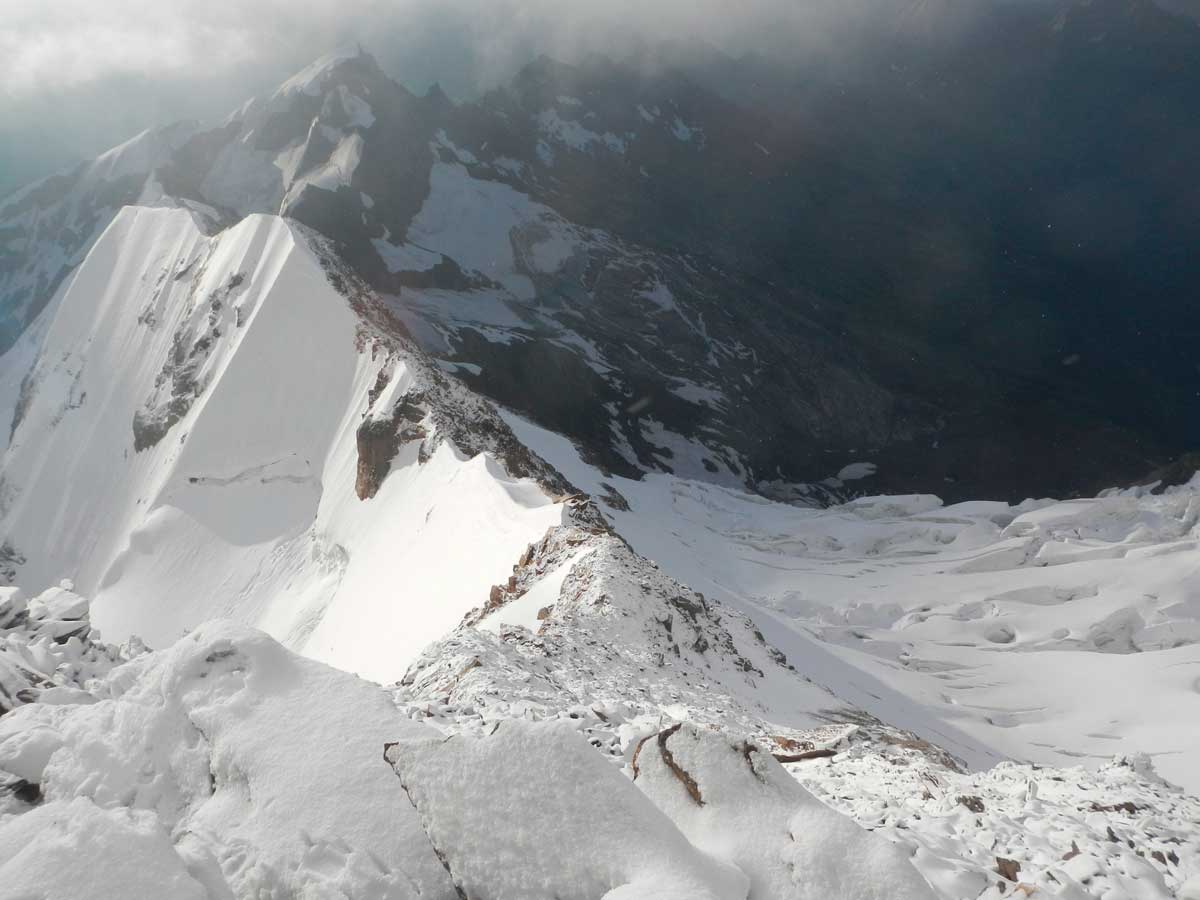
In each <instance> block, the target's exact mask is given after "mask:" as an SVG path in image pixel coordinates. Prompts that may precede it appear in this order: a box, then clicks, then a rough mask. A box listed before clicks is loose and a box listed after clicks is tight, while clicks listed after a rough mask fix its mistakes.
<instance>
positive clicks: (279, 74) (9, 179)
mask: <svg viewBox="0 0 1200 900" xmlns="http://www.w3.org/2000/svg"><path fill="white" fill-rule="evenodd" d="M838 2H839V0H739V2H738V3H737V4H736V6H734V5H733V4H730V3H729V2H728V0H603V2H601V0H303V2H298V0H203V2H201V0H0V67H2V69H0V195H3V194H5V193H7V192H8V191H10V190H12V189H14V188H16V187H17V186H19V185H21V184H24V183H26V182H28V181H31V180H33V179H34V178H37V177H41V176H42V175H45V174H49V173H50V172H53V171H56V170H58V169H61V168H63V167H64V166H67V165H70V164H72V163H74V162H77V161H78V160H80V159H86V158H90V157H92V156H94V155H96V154H97V153H99V152H101V151H103V150H104V149H107V148H108V147H110V146H113V145H114V144H117V143H120V142H121V141H123V140H125V139H127V138H129V137H131V136H132V135H134V134H136V133H138V132H139V131H141V130H143V129H145V128H147V127H150V126H151V125H159V124H164V123H167V122H171V121H176V120H178V119H185V118H198V119H206V120H207V119H219V118H221V117H223V116H224V115H225V114H226V113H228V112H229V111H230V110H232V109H233V108H235V107H236V106H238V105H239V104H240V103H241V102H242V101H243V100H245V99H246V98H247V97H250V96H253V95H254V94H257V93H260V92H262V91H264V90H268V89H270V88H271V87H273V86H274V85H276V84H278V83H279V82H280V81H282V80H283V79H285V78H286V77H288V76H289V75H290V74H292V73H294V72H295V71H297V70H298V69H300V68H303V67H304V66H305V65H307V64H308V63H309V62H311V61H312V60H313V59H315V58H317V57H318V56H321V55H322V54H324V53H326V52H328V51H329V50H331V49H332V48H334V47H336V46H337V45H338V44H341V43H344V42H345V41H347V40H358V41H360V42H361V43H362V44H363V45H364V46H365V47H366V48H367V49H368V50H370V51H371V52H372V53H373V54H374V55H375V56H376V57H377V58H378V59H379V61H380V63H381V64H382V65H383V67H384V69H385V70H386V71H387V72H388V73H389V74H390V75H392V76H393V77H395V78H397V79H398V80H400V81H401V82H403V83H405V84H406V85H408V86H409V87H410V88H413V89H414V90H418V91H423V90H425V89H426V88H427V87H428V85H429V84H430V83H431V82H432V81H439V82H440V83H441V84H442V86H443V87H444V88H445V89H446V90H447V92H448V93H450V94H451V95H452V96H457V97H460V98H461V97H463V96H466V95H470V94H471V93H473V92H474V91H475V90H476V89H478V88H480V87H489V86H491V85H493V84H495V83H496V82H497V81H498V80H499V79H501V78H506V77H508V76H509V75H510V74H511V73H512V71H513V70H514V69H515V68H516V67H517V66H519V65H521V64H523V63H524V62H526V61H528V60H529V59H531V58H532V57H533V56H535V55H536V54H537V53H543V52H544V53H548V54H550V55H552V56H555V57H556V58H559V59H564V60H570V59H572V58H574V57H577V56H578V55H579V54H580V53H583V52H587V51H589V50H611V49H613V48H614V47H618V46H620V45H621V44H622V43H623V42H626V43H627V42H630V41H631V40H633V39H634V38H635V37H636V38H638V39H643V40H655V39H658V38H665V37H675V38H685V39H689V40H703V41H709V42H713V43H716V44H719V45H721V46H722V47H724V48H726V49H729V50H732V51H734V52H736V51H737V50H739V49H741V48H744V47H746V46H754V45H755V43H756V42H761V41H762V40H766V39H767V38H766V37H765V36H766V35H780V34H782V33H785V32H788V33H791V34H793V35H794V36H797V37H798V36H799V35H800V33H801V32H802V31H811V28H812V25H813V23H814V22H815V21H816V20H817V18H818V17H817V16H816V15H815V14H814V10H817V9H820V10H822V11H824V10H827V9H828V8H830V7H836V6H837V5H838ZM858 2H864V0H858ZM899 2H911V0H899ZM938 2H947V0H938ZM955 2H960V0H955ZM802 20H803V21H804V22H805V23H806V24H805V25H804V26H803V27H802V26H801V25H800V23H801V21H802Z"/></svg>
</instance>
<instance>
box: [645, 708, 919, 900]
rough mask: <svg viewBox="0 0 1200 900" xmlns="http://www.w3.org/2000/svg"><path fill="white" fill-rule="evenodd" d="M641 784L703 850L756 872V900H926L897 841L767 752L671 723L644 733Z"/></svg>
mask: <svg viewBox="0 0 1200 900" xmlns="http://www.w3.org/2000/svg"><path fill="white" fill-rule="evenodd" d="M633 765H634V771H635V772H636V784H637V786H638V787H640V788H641V789H642V791H644V792H645V794H646V796H648V797H649V798H650V799H651V800H653V801H654V803H655V805H656V806H657V807H658V808H659V809H661V810H662V811H663V812H665V813H666V814H667V815H668V816H670V818H671V820H672V821H673V822H674V823H675V824H676V825H677V826H678V827H679V829H680V830H681V831H682V832H683V833H684V834H685V835H686V836H687V837H688V839H689V840H690V841H691V842H692V843H693V844H694V845H695V846H697V847H699V848H700V849H701V850H704V851H705V852H706V853H708V854H710V855H711V856H714V857H716V858H717V859H722V860H725V861H727V862H730V863H733V864H734V865H736V866H737V867H738V868H740V869H741V870H742V871H743V872H745V873H746V874H747V875H748V876H749V877H750V882H751V888H750V894H749V897H750V898H751V900H829V898H835V897H836V898H838V900H918V898H919V900H927V898H932V897H933V896H934V894H933V891H932V890H931V888H930V887H929V885H928V883H927V882H926V881H925V879H924V878H922V877H921V875H920V874H918V872H917V870H916V869H915V868H913V866H912V864H911V863H910V862H909V860H908V858H907V855H906V854H905V853H904V852H903V851H902V850H901V849H900V848H899V847H897V846H896V845H895V844H892V843H890V842H888V841H887V840H885V839H883V838H881V837H878V836H876V835H874V834H871V833H870V832H869V831H865V830H863V829H862V828H860V827H859V826H858V825H857V824H855V823H854V822H853V821H851V820H850V819H848V818H847V817H845V816H843V815H842V814H841V813H838V812H835V811H834V810H832V809H830V808H829V807H828V806H826V805H825V804H823V803H822V802H821V801H820V800H817V799H816V798H815V797H813V796H812V795H811V794H810V793H809V792H808V791H806V790H805V789H804V788H802V787H801V786H800V785H799V784H798V783H797V782H796V781H795V779H793V778H792V777H791V776H790V775H789V774H788V773H787V772H786V771H784V768H783V766H781V765H780V764H779V763H778V762H776V761H775V759H774V757H772V756H771V754H770V753H768V752H765V751H764V750H762V749H760V748H758V747H756V746H755V745H754V744H752V743H750V742H747V741H744V740H743V741H736V740H733V739H731V738H730V736H729V735H728V734H725V733H722V732H716V731H710V730H700V729H697V728H693V727H690V726H685V725H674V726H672V727H671V728H668V729H666V730H664V731H661V732H659V733H658V734H655V735H651V736H649V737H647V738H645V739H644V740H643V741H642V742H641V744H640V745H639V746H638V748H637V751H636V755H635V757H634V760H633Z"/></svg>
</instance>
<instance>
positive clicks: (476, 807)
mask: <svg viewBox="0 0 1200 900" xmlns="http://www.w3.org/2000/svg"><path fill="white" fill-rule="evenodd" d="M386 757H387V759H388V761H389V762H391V763H392V765H393V766H394V767H395V770H396V774H397V775H398V776H399V777H400V783H401V784H402V785H403V787H404V790H405V792H406V793H407V794H408V796H409V799H410V800H411V801H412V804H413V806H414V807H415V808H416V810H417V812H418V814H419V815H420V817H421V824H422V825H423V826H424V828H425V831H426V833H427V834H428V835H429V840H430V841H431V842H432V844H433V846H434V848H435V851H436V852H437V854H438V856H439V858H441V859H442V860H443V861H444V862H445V864H446V869H447V871H449V872H450V874H451V877H453V879H454V883H455V886H456V887H457V888H458V890H459V892H460V896H465V897H471V898H477V900H551V898H558V900H596V898H599V897H607V898H611V900H617V898H627V900H633V898H646V897H655V898H663V900H667V898H679V900H685V898H689V900H742V898H745V897H746V896H747V893H746V891H747V883H746V877H745V875H743V874H742V873H741V872H740V871H738V870H737V869H736V868H735V867H733V866H731V865H728V864H725V863H721V862H718V861H717V860H715V859H712V858H709V857H707V856H705V855H704V854H703V853H701V852H700V851H698V850H697V849H696V848H695V847H693V846H692V845H691V844H690V843H688V841H687V839H686V838H685V837H684V836H683V835H682V834H680V833H679V831H678V830H677V829H676V828H675V826H674V825H673V824H672V823H671V820H670V819H668V818H667V817H666V816H665V815H664V814H663V813H662V812H660V811H659V810H658V809H656V808H655V806H654V804H653V803H651V802H650V801H649V800H647V799H646V797H645V795H643V794H642V793H641V792H640V791H638V789H637V788H636V787H635V786H634V785H633V784H632V783H630V781H629V779H627V778H626V777H625V776H624V775H622V774H621V773H620V771H619V770H618V769H617V768H616V767H614V766H612V765H609V764H608V763H606V762H605V761H604V759H603V757H602V756H601V755H600V754H598V753H596V752H595V751H594V750H593V749H592V748H591V747H589V746H588V744H587V742H586V741H584V740H583V739H582V738H581V737H580V736H579V734H578V733H576V732H574V731H573V730H571V729H570V728H567V727H564V726H561V725H556V724H552V723H537V724H532V723H526V722H521V721H517V720H513V721H508V722H504V723H502V724H500V725H499V727H498V728H497V729H496V730H495V732H494V733H493V734H491V735H486V736H480V737H472V736H467V735H457V736H454V737H451V738H449V739H448V740H447V739H440V738H439V739H428V738H426V739H423V740H415V741H413V740H410V741H402V742H398V743H395V744H391V745H389V747H388V749H387V753H386Z"/></svg>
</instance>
